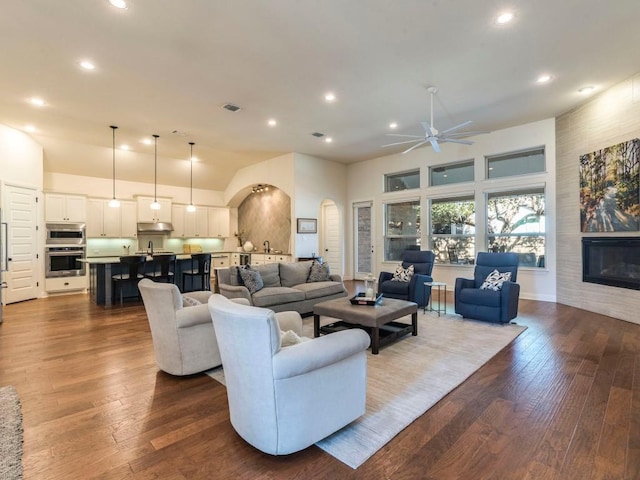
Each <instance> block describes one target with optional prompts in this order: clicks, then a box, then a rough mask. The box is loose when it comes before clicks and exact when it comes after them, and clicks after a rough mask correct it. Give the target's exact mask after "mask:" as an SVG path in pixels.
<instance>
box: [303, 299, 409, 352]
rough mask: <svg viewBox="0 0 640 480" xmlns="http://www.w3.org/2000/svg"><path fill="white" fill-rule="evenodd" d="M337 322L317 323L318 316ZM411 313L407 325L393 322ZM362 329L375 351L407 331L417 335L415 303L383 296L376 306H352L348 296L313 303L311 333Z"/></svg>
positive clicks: (318, 334) (372, 349) (317, 334)
mask: <svg viewBox="0 0 640 480" xmlns="http://www.w3.org/2000/svg"><path fill="white" fill-rule="evenodd" d="M321 315H325V316H327V317H332V318H336V319H338V320H339V321H338V322H334V323H330V324H328V325H324V326H322V327H321V326H320V316H321ZM407 315H411V324H406V323H400V322H396V321H395V320H398V319H399V318H402V317H405V316H407ZM355 327H357V328H362V329H364V330H366V331H367V332H368V333H369V336H370V337H371V353H372V354H374V355H377V354H378V351H379V349H380V347H382V346H384V345H387V344H389V343H391V342H394V341H396V340H398V339H400V338H402V337H404V336H405V335H407V334H409V333H411V334H412V335H413V336H416V335H418V305H417V304H416V303H414V302H406V301H404V300H396V299H394V298H383V299H382V303H381V304H380V305H375V306H370V305H352V304H351V302H350V301H349V299H348V298H337V299H335V300H327V301H326V302H320V303H317V304H316V305H315V306H314V307H313V335H314V337H319V336H320V333H333V332H337V331H339V330H344V329H346V328H355Z"/></svg>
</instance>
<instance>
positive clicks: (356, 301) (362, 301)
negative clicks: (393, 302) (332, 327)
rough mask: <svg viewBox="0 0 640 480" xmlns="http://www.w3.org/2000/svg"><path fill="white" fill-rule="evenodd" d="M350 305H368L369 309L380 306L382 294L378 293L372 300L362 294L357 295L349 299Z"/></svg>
mask: <svg viewBox="0 0 640 480" xmlns="http://www.w3.org/2000/svg"><path fill="white" fill-rule="evenodd" d="M349 301H350V302H351V304H352V305H369V306H370V307H372V306H374V305H380V304H381V303H382V294H381V293H379V294H378V296H377V297H376V298H375V299H373V298H367V297H365V294H364V293H357V294H356V295H354V296H353V297H351V298H350V299H349Z"/></svg>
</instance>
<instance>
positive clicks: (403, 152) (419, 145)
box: [402, 140, 429, 155]
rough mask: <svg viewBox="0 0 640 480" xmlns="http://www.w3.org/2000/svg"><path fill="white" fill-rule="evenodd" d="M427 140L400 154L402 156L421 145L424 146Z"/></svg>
mask: <svg viewBox="0 0 640 480" xmlns="http://www.w3.org/2000/svg"><path fill="white" fill-rule="evenodd" d="M428 141H429V140H423V141H421V142H420V143H417V144H415V145H414V146H413V147H411V148H408V149H407V150H405V151H404V152H402V154H403V155H404V154H405V153H409V152H410V151H411V150H413V149H414V148H418V147H421V146H422V145H424V144H425V143H427V142H428Z"/></svg>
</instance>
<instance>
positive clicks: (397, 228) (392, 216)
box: [384, 200, 420, 261]
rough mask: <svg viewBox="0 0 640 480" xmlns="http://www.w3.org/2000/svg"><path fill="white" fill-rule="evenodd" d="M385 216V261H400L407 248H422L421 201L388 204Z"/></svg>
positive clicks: (385, 207) (385, 208)
mask: <svg viewBox="0 0 640 480" xmlns="http://www.w3.org/2000/svg"><path fill="white" fill-rule="evenodd" d="M384 214H385V231H384V259H385V261H400V260H401V258H402V252H404V251H405V250H406V249H407V248H409V247H415V246H418V248H419V246H420V200H411V201H406V202H397V203H387V204H386V205H385V206H384Z"/></svg>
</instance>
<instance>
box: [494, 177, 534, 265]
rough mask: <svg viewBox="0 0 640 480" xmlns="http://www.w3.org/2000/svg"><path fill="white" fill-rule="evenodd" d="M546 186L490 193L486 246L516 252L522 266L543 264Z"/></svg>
mask: <svg viewBox="0 0 640 480" xmlns="http://www.w3.org/2000/svg"><path fill="white" fill-rule="evenodd" d="M544 209H545V197H544V189H543V188H540V189H530V190H526V191H525V190H523V191H517V192H502V193H492V194H489V197H488V201H487V221H488V225H487V245H488V247H489V250H490V251H493V252H515V253H517V254H518V255H519V256H520V266H523V267H536V266H538V267H544V254H545V225H544Z"/></svg>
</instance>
